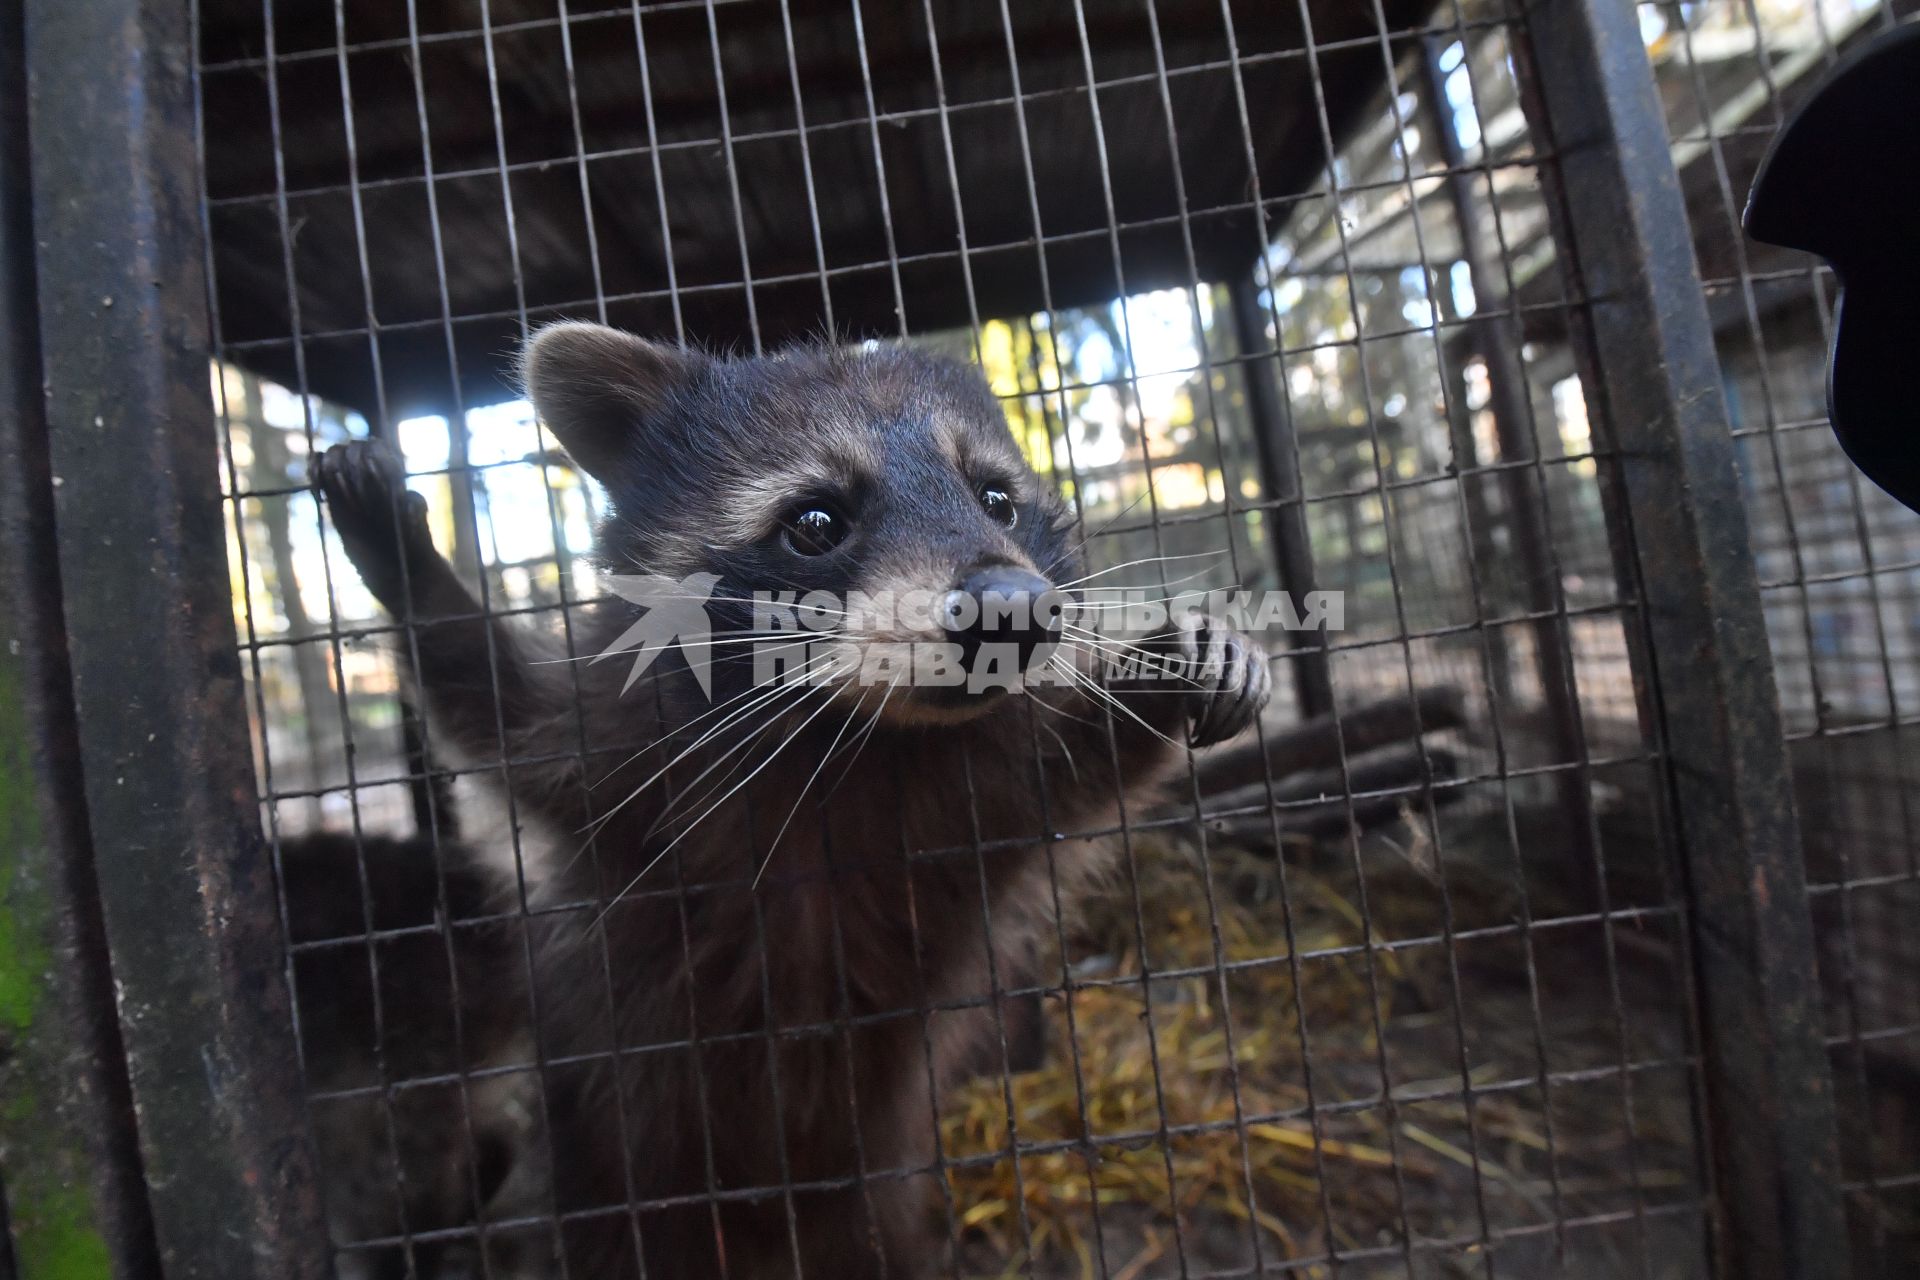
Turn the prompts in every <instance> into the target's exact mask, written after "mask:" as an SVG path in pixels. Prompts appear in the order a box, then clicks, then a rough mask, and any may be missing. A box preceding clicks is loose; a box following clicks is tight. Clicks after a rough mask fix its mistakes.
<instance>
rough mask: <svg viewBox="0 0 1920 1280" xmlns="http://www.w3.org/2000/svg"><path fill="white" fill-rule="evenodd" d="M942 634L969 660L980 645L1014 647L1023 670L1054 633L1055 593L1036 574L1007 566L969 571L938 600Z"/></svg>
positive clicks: (1057, 622)
mask: <svg viewBox="0 0 1920 1280" xmlns="http://www.w3.org/2000/svg"><path fill="white" fill-rule="evenodd" d="M941 621H942V622H943V623H944V624H945V626H946V631H947V636H948V638H949V639H951V640H953V641H954V642H955V643H957V644H959V645H960V646H961V647H962V649H963V650H964V651H965V652H966V655H967V658H968V660H969V661H971V660H972V658H973V655H974V653H975V652H977V651H978V650H979V648H980V646H981V645H984V644H1004V645H1012V646H1014V647H1015V648H1016V649H1017V650H1018V652H1019V655H1020V666H1021V667H1022V669H1024V668H1025V667H1026V665H1027V659H1028V658H1030V657H1032V656H1033V651H1034V650H1035V649H1038V648H1039V647H1040V646H1041V645H1043V644H1047V643H1050V642H1051V641H1054V640H1057V639H1059V637H1060V630H1061V627H1062V626H1063V624H1064V618H1063V617H1062V615H1061V608H1060V600H1059V594H1058V593H1057V592H1055V591H1054V589H1053V584H1052V583H1050V582H1048V581H1047V580H1046V579H1045V578H1043V577H1041V576H1040V575H1039V574H1037V573H1032V572H1029V571H1028V570H1026V569H1018V568H1015V567H1014V566H1012V565H1004V564H998V565H990V566H988V567H987V568H985V569H978V570H975V571H974V572H973V573H971V574H969V575H967V577H966V578H965V579H964V580H963V581H962V582H961V583H960V585H959V586H958V587H957V588H955V589H954V590H952V591H949V592H947V595H946V599H945V600H943V601H942V602H941Z"/></svg>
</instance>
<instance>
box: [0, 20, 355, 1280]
mask: <svg viewBox="0 0 1920 1280" xmlns="http://www.w3.org/2000/svg"><path fill="white" fill-rule="evenodd" d="M26 19H27V55H28V69H29V76H28V86H29V94H30V102H31V128H30V135H29V136H30V142H31V146H32V156H33V167H32V178H33V194H34V206H33V207H34V226H35V232H36V235H37V238H38V242H39V248H40V257H39V268H40V269H39V286H40V287H39V300H40V307H39V319H40V329H41V340H42V347H43V366H44V376H45V383H46V412H47V422H48V432H47V435H48V440H49V462H50V465H51V469H52V475H53V476H54V477H55V479H54V481H53V483H54V484H55V486H56V488H55V499H56V510H55V513H54V515H55V521H56V528H57V543H58V551H59V560H58V563H59V569H60V575H61V580H62V582H63V584H64V588H65V589H64V601H63V612H64V616H65V623H66V632H67V637H68V652H69V654H70V656H71V662H72V677H73V685H72V687H73V695H74V708H75V721H76V726H77V730H78V745H79V769H80V772H81V773H82V774H83V776H84V779H85V798H86V813H87V818H88V820H89V823H90V826H91V830H92V833H93V843H94V845H95V847H96V848H97V849H98V850H99V857H98V858H97V860H96V863H95V867H96V872H97V875H98V879H99V888H100V901H101V909H102V916H103V918H104V924H105V933H106V938H107V942H108V945H109V948H110V950H111V954H112V961H113V976H114V980H115V984H116V987H117V995H118V1001H119V1011H120V1024H121V1033H122V1035H123V1037H124V1040H125V1047H126V1061H127V1065H128V1075H129V1079H130V1082H131V1087H132V1095H133V1099H134V1102H135V1104H136V1106H137V1108H138V1116H139V1137H140V1150H141V1155H142V1158H143V1161H144V1166H145V1171H146V1175H147V1181H148V1186H149V1188H150V1199H151V1204H152V1208H153V1218H154V1227H155V1234H156V1237H157V1240H158V1246H159V1250H158V1251H159V1255H160V1264H161V1265H160V1269H161V1270H163V1271H164V1272H165V1274H166V1275H167V1276H169V1277H171V1278H179V1277H199V1276H205V1277H217V1278H218V1280H238V1278H243V1277H252V1276H258V1277H262V1278H263V1280H266V1278H269V1277H270V1278H271V1280H306V1278H309V1277H311V1278H315V1280H317V1278H318V1277H322V1276H325V1275H327V1274H329V1270H330V1268H329V1261H328V1258H329V1251H328V1248H327V1240H326V1233H325V1228H324V1225H323V1220H322V1216H321V1206H320V1195H319V1190H318V1185H317V1182H316V1180H315V1176H314V1161H313V1153H312V1151H311V1148H310V1145H309V1142H308V1139H307V1137H306V1130H305V1125H304V1122H303V1111H302V1105H301V1098H300V1087H299V1082H300V1075H299V1071H298V1068H297V1065H296V1063H295V1060H294V1054H293V1041H292V1035H291V1029H290V1016H291V1011H290V1009H289V1007H288V999H287V992H286V987H285V984H284V975H283V972H282V968H281V939H280V936H279V928H278V916H277V912H276V908H275V892H274V886H273V880H272V869H271V865H270V862H269V860H268V858H267V855H266V851H265V849H264V847H263V842H262V840H261V834H260V826H259V815H258V804H257V800H256V797H255V793H254V785H253V770H252V761H251V758H250V748H249V744H248V741H247V735H246V731H245V728H244V726H245V725H246V723H247V717H246V707H245V702H244V700H243V691H242V687H241V678H240V667H239V663H238V658H237V648H236V644H235V638H234V628H233V605H232V601H231V599H230V598H229V594H228V590H229V588H228V577H227V564H226V554H225V536H224V528H223V521H222V512H221V503H220V494H219V490H218V486H217V478H218V470H217V455H216V445H217V441H216V436H215V431H214V426H213V408H212V404H211V402H210V394H209V391H210V388H209V379H208V357H207V311H206V282H205V278H204V275H203V270H202V258H201V254H200V237H201V226H200V221H199V216H198V211H197V206H196V203H195V188H194V183H193V182H192V181H191V175H192V173H193V171H194V147H193V116H192V98H191V91H190V83H189V78H188V67H189V57H188V53H189V45H188V41H189V40H190V39H191V30H190V24H189V21H188V14H187V7H186V6H185V5H183V4H181V3H179V2H178V0H99V2H98V3H93V4H85V5H75V4H69V3H66V2H65V0H28V3H27V6H26Z"/></svg>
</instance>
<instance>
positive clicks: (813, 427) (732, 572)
mask: <svg viewBox="0 0 1920 1280" xmlns="http://www.w3.org/2000/svg"><path fill="white" fill-rule="evenodd" d="M525 376H526V382H527V390H528V394H529V396H530V397H531V398H532V400H533V403H534V407H535V410H536V411H537V412H538V414H539V416H540V418H541V420H542V421H543V422H545V423H546V425H547V426H548V428H549V429H550V430H552V431H553V433H554V434H555V436H557V437H558V438H559V439H560V441H561V443H563V444H564V445H565V446H566V447H567V450H568V452H569V453H570V454H571V455H572V456H573V458H574V459H575V460H576V461H577V462H578V463H579V464H580V465H581V466H582V467H584V468H585V469H586V470H587V471H588V472H589V473H590V474H592V475H593V476H594V477H595V478H596V479H598V480H599V481H600V482H601V483H602V484H603V485H604V486H605V487H606V490H607V493H608V497H609V499H610V501H611V503H612V506H613V513H612V515H611V517H610V518H609V519H608V520H607V521H606V522H605V523H604V524H603V526H602V528H601V531H600V549H599V550H600V556H601V559H602V561H603V563H604V564H605V566H606V568H607V569H608V570H609V571H611V572H614V573H626V574H654V575H660V576H662V577H666V578H669V579H673V580H675V581H679V580H682V579H685V578H687V577H688V576H690V575H693V574H712V575H715V576H716V577H717V579H718V581H717V582H716V583H715V585H714V587H713V588H712V591H713V595H714V598H715V599H714V603H713V604H712V605H711V606H710V607H709V610H708V612H709V615H710V617H711V619H712V625H713V627H714V630H715V632H716V633H722V632H736V631H745V630H748V629H750V628H754V627H764V626H767V625H769V624H784V625H795V626H796V627H797V628H798V629H799V630H800V632H801V637H802V638H803V639H808V640H810V641H811V643H810V644H809V645H808V646H807V648H806V649H805V650H804V651H802V650H801V649H800V648H799V647H798V646H796V647H795V649H794V651H793V652H792V653H790V654H788V655H785V661H787V662H789V663H792V662H807V663H812V664H815V665H814V666H813V668H812V670H813V672H814V674H815V675H819V676H831V678H832V679H833V680H834V681H835V682H837V683H838V685H839V693H838V695H837V696H839V697H842V698H844V699H847V700H849V701H851V700H854V699H863V700H865V701H866V702H867V704H868V705H873V704H875V703H878V704H879V705H882V706H885V707H886V708H887V714H888V715H889V717H893V718H899V719H903V720H921V721H925V720H930V719H931V720H940V719H958V718H966V717H970V716H972V715H975V714H978V713H980V712H982V711H984V710H986V709H987V708H988V707H989V706H991V705H992V704H993V702H994V701H995V699H996V695H997V694H999V693H1001V692H1004V691H1006V689H1007V688H1009V687H1010V686H1012V685H1014V684H1016V683H1017V682H1016V681H1015V680H1014V679H1011V678H1008V677H1010V676H1011V674H1013V673H1015V672H1017V671H1019V670H1024V669H1030V668H1032V667H1033V666H1035V665H1036V664H1038V663H1040V662H1043V661H1045V660H1047V656H1048V653H1049V651H1050V649H1051V647H1052V645H1053V644H1054V643H1055V642H1056V641H1057V640H1058V639H1059V634H1060V627H1061V617H1062V613H1061V607H1060V600H1059V597H1058V593H1057V592H1055V591H1054V590H1053V589H1054V587H1055V585H1056V584H1058V583H1061V582H1071V581H1073V580H1074V579H1075V578H1077V577H1078V571H1077V569H1075V568H1074V565H1075V564H1077V557H1076V556H1075V554H1074V553H1075V551H1076V550H1077V545H1076V543H1075V541H1074V539H1073V538H1072V537H1071V536H1070V531H1071V521H1070V519H1069V517H1068V515H1067V512H1066V510H1065V508H1064V505H1063V504H1062V503H1061V501H1060V499H1059V497H1058V495H1057V494H1056V493H1055V492H1054V491H1053V489H1052V488H1051V487H1050V486H1048V485H1046V484H1045V483H1044V482H1043V481H1041V480H1040V478H1039V477H1038V476H1036V475H1035V474H1034V472H1033V470H1032V468H1031V467H1029V466H1028V465H1027V463H1026V460H1025V459H1024V458H1023V457H1022V456H1021V454H1020V451H1019V450H1018V449H1017V448H1016V447H1015V445H1014V443H1013V440H1012V438H1011V437H1010V436H1009V434H1008V430H1007V421H1006V417H1005V415H1004V413H1003V412H1002V410H1001V408H1000V404H999V402H998V400H997V399H996V398H995V397H994V395H993V393H992V391H991V390H990V389H989V388H988V386H987V385H986V382H985V380H984V379H983V378H982V377H981V376H980V375H979V373H978V372H977V371H975V370H973V369H971V368H968V367H966V366H964V365H958V364H955V363H953V362H951V361H946V360H940V359H936V358H933V357H929V356H926V355H923V354H920V353H917V352H913V351H910V350H905V349H900V348H891V347H888V348H880V349H876V350H870V351H844V350H819V349H816V350H806V351H798V352H791V353H786V354H782V355H777V356H771V357H765V358H758V359H741V360H722V359H715V358H711V357H707V356H702V355H698V354H694V353H690V352H686V351H681V350H678V349H676V348H672V347H664V346H660V345H657V344H654V343H650V342H646V341H644V340H642V339H639V338H635V337H633V336H631V335H629V334H625V333H621V332H619V331H617V330H613V329H608V328H605V327H604V326H600V325H591V324H580V323H562V324H556V325H553V326H550V327H549V328H546V329H543V330H542V331H541V332H540V333H539V334H537V335H536V336H535V337H534V339H533V341H532V343H531V344H530V345H529V347H528V349H527V353H526V360H525ZM756 596H759V597H760V598H761V599H762V600H763V601H764V600H766V599H768V598H771V599H772V600H773V601H775V602H776V607H774V608H772V609H768V608H766V607H764V606H763V607H762V608H760V609H759V610H758V611H757V612H756V611H755V610H754V609H753V608H752V607H750V605H749V604H748V603H747V602H749V601H752V600H754V599H755V597H756ZM786 603H792V604H795V605H797V606H799V607H797V608H795V609H792V610H791V611H789V610H787V609H785V608H784V607H781V606H783V605H785V604H786ZM809 605H811V607H809ZM720 639H721V640H722V641H723V642H726V641H729V640H731V639H732V637H729V636H724V635H723V636H720ZM835 642H839V643H835ZM714 652H715V660H716V661H720V660H722V655H724V654H725V653H726V650H725V649H716V650H715V651H714ZM744 652H745V651H744V650H738V649H736V650H735V654H736V655H738V656H740V657H741V658H742V660H744ZM835 664H838V666H837V667H836V666H835ZM849 664H852V666H851V667H850V666H849ZM982 677H984V678H982ZM880 686H885V688H884V689H880V691H879V692H876V689H879V687H880Z"/></svg>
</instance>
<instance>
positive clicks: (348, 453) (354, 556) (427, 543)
mask: <svg viewBox="0 0 1920 1280" xmlns="http://www.w3.org/2000/svg"><path fill="white" fill-rule="evenodd" d="M313 485H314V488H315V489H317V490H319V491H320V492H321V493H322V494H324V495H326V499H327V510H328V512H329V513H331V515H332V516H333V525H334V528H335V529H337V530H339V532H340V541H341V542H342V544H344V545H345V547H346V549H347V557H348V559H350V560H352V561H353V567H354V568H355V569H358V570H359V571H360V577H361V579H362V580H363V581H365V583H366V584H367V589H368V590H370V591H372V592H373V594H374V595H375V596H376V597H377V598H378V599H379V600H380V602H381V603H382V604H384V605H387V606H388V607H389V608H393V607H394V606H395V604H396V603H397V601H398V599H399V597H400V595H401V594H402V585H403V582H404V580H405V575H404V574H403V572H402V565H403V564H408V565H416V564H422V563H425V562H426V561H427V560H428V559H429V558H431V557H433V556H435V555H437V554H438V553H437V552H435V551H434V549H433V536H432V534H430V533H429V532H428V531H427V503H426V499H424V498H422V497H421V496H420V495H419V494H417V493H415V492H413V491H412V490H411V489H408V488H407V471H406V467H405V465H404V464H403V463H402V462H401V461H400V457H399V455H398V454H396V453H395V452H394V451H393V449H392V448H391V447H389V446H388V445H385V444H382V443H380V442H379V441H375V440H352V441H349V442H347V443H346V444H341V445H335V446H334V447H333V448H331V449H328V450H327V451H326V452H325V453H323V454H321V455H320V458H319V460H318V461H317V462H315V463H314V466H313Z"/></svg>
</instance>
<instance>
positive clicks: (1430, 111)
mask: <svg viewBox="0 0 1920 1280" xmlns="http://www.w3.org/2000/svg"><path fill="white" fill-rule="evenodd" d="M1440 50H1441V44H1440V42H1439V41H1438V40H1435V39H1434V38H1432V37H1428V38H1427V39H1426V40H1425V41H1424V42H1423V48H1422V54H1423V56H1422V58H1421V71H1422V74H1423V76H1424V82H1425V88H1426V93H1425V94H1424V95H1421V96H1422V97H1423V99H1424V101H1425V104H1426V107H1427V115H1428V118H1429V123H1430V124H1431V126H1432V128H1433V132H1434V137H1435V141H1436V142H1437V143H1438V144H1439V147H1440V157H1441V159H1442V161H1444V162H1445V164H1446V167H1447V171H1448V177H1447V199H1448V202H1449V203H1450V205H1451V206H1452V209H1453V221H1454V225H1455V226H1456V227H1457V228H1458V229H1459V232H1460V256H1461V259H1462V260H1463V261H1464V262H1465V263H1466V264H1467V279H1468V281H1469V282H1470V283H1471V284H1472V286H1473V296H1474V297H1475V298H1477V299H1479V305H1478V308H1477V310H1478V311H1479V313H1480V314H1479V316H1478V317H1477V318H1476V319H1475V320H1474V322H1473V323H1471V324H1470V325H1468V327H1467V332H1468V333H1469V334H1471V335H1472V338H1471V341H1472V342H1473V345H1474V346H1475V347H1476V348H1477V349H1478V351H1479V354H1480V358H1481V359H1482V360H1484V361H1485V362H1486V366H1487V394H1488V405H1487V407H1488V408H1489V409H1491V410H1492V411H1493V430H1494V438H1495V439H1496V440H1497V441H1498V443H1499V446H1500V461H1501V462H1503V463H1506V464H1507V467H1506V469H1504V470H1503V471H1501V473H1500V477H1501V489H1502V490H1503V491H1504V494H1505V497H1506V500H1507V512H1508V519H1509V521H1510V522H1511V523H1510V529H1511V532H1512V535H1513V542H1512V545H1513V547H1514V549H1515V550H1516V551H1517V552H1518V553H1519V555H1520V568H1521V573H1522V575H1523V576H1524V578H1525V582H1524V585H1523V587H1522V603H1523V604H1524V605H1525V607H1526V610H1527V612H1528V613H1530V614H1532V615H1533V621H1532V622H1531V623H1529V624H1528V629H1529V630H1531V631H1532V633H1533V662H1534V667H1535V669H1536V674H1537V675H1538V676H1539V679H1540V697H1541V701H1543V702H1544V703H1545V704H1546V710H1547V725H1548V732H1549V733H1550V734H1551V735H1552V742H1553V752H1554V756H1553V758H1554V760H1555V761H1557V762H1559V763H1561V764H1574V763H1576V762H1578V761H1580V760H1582V759H1584V758H1585V755H1586V735H1585V734H1584V733H1583V732H1582V729H1583V726H1582V724H1581V723H1580V707H1579V700H1580V693H1579V686H1578V684H1577V683H1576V682H1575V675H1574V669H1573V653H1572V651H1571V649H1570V648H1569V646H1568V644H1567V641H1566V639H1565V638H1563V637H1562V635H1561V632H1560V619H1558V618H1556V617H1555V616H1554V615H1555V614H1556V613H1560V612H1562V611H1563V609H1564V605H1563V603H1562V601H1561V598H1560V596H1561V592H1560V590H1559V577H1560V573H1559V569H1558V567H1557V565H1556V564H1555V562H1554V557H1553V556H1552V554H1551V551H1550V546H1551V543H1552V541H1553V524H1552V522H1551V521H1550V520H1549V519H1548V518H1547V513H1546V510H1545V504H1544V501H1543V498H1544V495H1543V494H1542V493H1540V492H1539V490H1537V489H1536V488H1535V485H1536V484H1537V485H1540V486H1545V484H1546V482H1547V477H1546V472H1545V471H1544V469H1542V468H1540V467H1539V466H1538V465H1537V464H1538V462H1539V460H1540V441H1539V438H1538V437H1537V436H1536V435H1535V434H1534V430H1533V405H1532V403H1531V402H1530V400H1529V397H1528V393H1527V370H1526V364H1525V361H1524V360H1523V359H1522V357H1521V353H1520V347H1521V341H1522V339H1521V332H1520V313H1519V309H1518V304H1519V299H1518V298H1517V297H1515V296H1513V295H1512V294H1511V292H1510V291H1509V290H1508V288H1507V287H1506V282H1507V278H1508V277H1507V275H1506V273H1504V272H1502V271H1501V270H1500V268H1499V266H1498V265H1497V264H1498V263H1500V261H1501V254H1500V250H1499V248H1498V247H1496V246H1494V245H1492V244H1489V243H1488V242H1487V236H1486V233H1485V232H1484V231H1482V230H1481V226H1480V212H1481V208H1482V205H1481V200H1480V192H1479V189H1478V188H1477V186H1476V185H1475V180H1474V175H1473V173H1472V171H1471V170H1470V169H1469V168H1468V167H1467V156H1466V151H1465V149H1464V148H1462V147H1461V145H1460V135H1459V133H1458V132H1456V131H1455V129H1454V124H1453V120H1452V119H1451V118H1450V117H1449V115H1448V113H1447V110H1446V108H1445V106H1444V104H1445V103H1446V101H1447V77H1446V73H1445V72H1443V71H1442V70H1440ZM1489 195H1491V192H1489ZM1492 212H1493V214H1494V216H1495V217H1498V216H1499V214H1498V211H1497V210H1495V211H1492ZM1468 456H1469V457H1471V456H1472V455H1471V454H1469V455H1468ZM1457 461H1458V460H1457V459H1456V462H1457ZM1526 463H1534V464H1536V465H1535V466H1533V467H1527V466H1525V465H1524V464H1526ZM1529 472H1531V473H1533V474H1532V475H1531V478H1530V477H1529ZM1501 647H1502V648H1503V649H1504V648H1505V647H1506V644H1505V638H1504V637H1502V638H1501ZM1507 710H1508V711H1509V712H1510V711H1511V708H1508V709H1507ZM1591 781H1592V779H1591V777H1590V774H1589V771H1588V770H1585V769H1567V770H1564V771H1562V772H1561V773H1560V774H1559V776H1558V778H1557V779H1556V780H1555V784H1554V787H1555V790H1556V791H1557V793H1558V795H1559V801H1560V805H1561V807H1562V809H1563V810H1564V811H1565V813H1566V817H1567V826H1568V830H1569V832H1570V833H1571V836H1572V839H1571V844H1572V846H1573V847H1572V849H1571V850H1570V852H1571V853H1573V854H1574V855H1575V856H1576V857H1578V859H1579V861H1580V864H1581V865H1583V866H1590V865H1592V862H1593V852H1594V850H1593V840H1592V839H1591V838H1590V833H1591V832H1592V831H1593V830H1594V824H1593V789H1592V786H1591Z"/></svg>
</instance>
